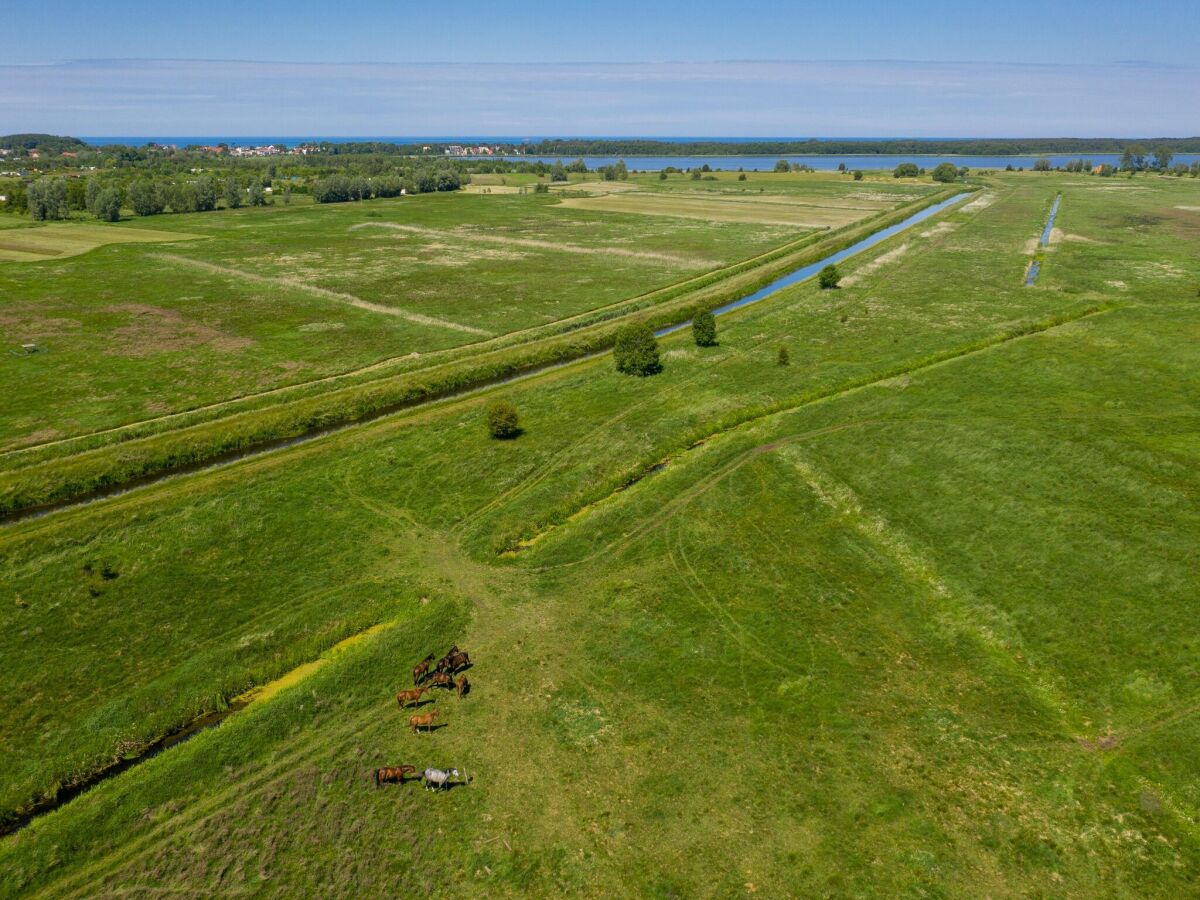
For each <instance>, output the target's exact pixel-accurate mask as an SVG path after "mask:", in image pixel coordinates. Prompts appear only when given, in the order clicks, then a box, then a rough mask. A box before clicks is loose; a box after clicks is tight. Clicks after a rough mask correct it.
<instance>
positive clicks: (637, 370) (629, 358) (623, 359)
mask: <svg viewBox="0 0 1200 900" xmlns="http://www.w3.org/2000/svg"><path fill="white" fill-rule="evenodd" d="M613 356H614V357H615V359H616V362H617V371H618V372H621V373H623V374H625V375H637V376H639V377H644V376H646V375H655V374H657V373H659V372H661V371H662V363H661V362H659V359H658V340H657V339H656V338H655V337H654V330H653V329H652V328H651V327H650V326H649V325H647V324H646V323H644V322H641V323H637V322H635V323H632V324H629V325H626V326H624V327H623V328H622V329H621V330H620V331H618V332H617V343H616V346H615V347H613Z"/></svg>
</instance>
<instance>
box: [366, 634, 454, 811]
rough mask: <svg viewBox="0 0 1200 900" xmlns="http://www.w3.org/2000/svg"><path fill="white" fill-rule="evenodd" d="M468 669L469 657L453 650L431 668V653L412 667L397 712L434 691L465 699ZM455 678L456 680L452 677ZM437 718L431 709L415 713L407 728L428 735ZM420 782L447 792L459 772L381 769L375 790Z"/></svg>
mask: <svg viewBox="0 0 1200 900" xmlns="http://www.w3.org/2000/svg"><path fill="white" fill-rule="evenodd" d="M470 667H471V657H470V656H469V655H468V654H467V652H466V651H465V650H460V649H459V648H458V646H457V645H456V646H453V647H451V648H450V650H449V651H448V652H447V653H446V655H445V656H443V657H442V658H441V659H439V660H438V661H437V664H436V665H435V664H434V655H433V654H432V653H430V654H429V655H428V656H426V657H425V658H424V659H423V660H421V661H420V662H419V663H417V664H416V665H415V666H414V667H413V673H412V675H413V685H414V687H413V688H411V689H409V690H404V691H397V693H396V702H397V703H398V704H400V709H405V708H407V707H408V705H409V704H410V703H413V704H417V705H418V706H419V705H420V703H421V697H422V695H424V694H425V692H426V691H432V690H434V689H435V688H443V689H445V690H449V691H454V692H455V693H457V694H458V696H459V698H460V699H461V698H463V697H465V696H466V695H467V694H468V693H470V691H471V683H470V682H469V681H467V676H466V675H463V674H461V673H462V671H463V670H464V669H469V668H470ZM455 675H457V676H458V678H457V679H456V678H455V677H454V676H455ZM439 714H440V712H439V710H437V709H431V710H430V711H429V712H427V713H415V714H413V715H411V716H409V717H408V726H409V728H411V729H412V731H413V734H420V733H421V731H423V730H424V731H430V730H432V729H433V728H434V727H435V726H434V724H433V723H434V720H435V719H436V718H437V717H438V715H439ZM410 776H411V777H412V778H413V779H417V778H421V779H423V780H424V782H425V787H426V788H427V789H429V790H449V789H450V779H451V778H457V777H459V772H458V769H425V770H424V771H423V772H419V771H418V770H417V767H416V766H409V765H403V766H383V767H382V768H379V769H376V770H375V787H379V786H380V785H383V784H404V783H405V781H407V780H408V778H409V777H410Z"/></svg>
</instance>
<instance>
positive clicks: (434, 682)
mask: <svg viewBox="0 0 1200 900" xmlns="http://www.w3.org/2000/svg"><path fill="white" fill-rule="evenodd" d="M428 686H429V687H430V688H435V687H444V688H445V689H446V690H448V691H452V690H454V678H453V677H452V676H451V675H449V674H448V673H446V672H434V673H433V674H432V675H430V676H429V685H428Z"/></svg>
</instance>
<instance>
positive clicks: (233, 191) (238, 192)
mask: <svg viewBox="0 0 1200 900" xmlns="http://www.w3.org/2000/svg"><path fill="white" fill-rule="evenodd" d="M241 205H242V186H241V185H240V184H238V180H237V179H236V178H226V179H225V208H226V209H237V208H238V207H240V206H241Z"/></svg>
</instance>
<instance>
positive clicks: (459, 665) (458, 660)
mask: <svg viewBox="0 0 1200 900" xmlns="http://www.w3.org/2000/svg"><path fill="white" fill-rule="evenodd" d="M447 660H448V662H449V671H451V672H457V671H459V670H460V669H465V668H467V667H469V666H470V665H471V657H470V656H468V655H467V652H466V651H465V650H459V651H457V652H455V653H451V654H450V655H449V656H448V657H447Z"/></svg>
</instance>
